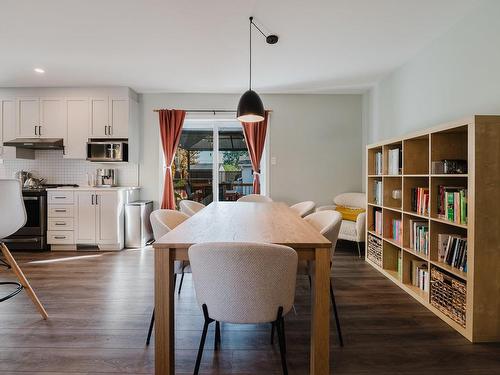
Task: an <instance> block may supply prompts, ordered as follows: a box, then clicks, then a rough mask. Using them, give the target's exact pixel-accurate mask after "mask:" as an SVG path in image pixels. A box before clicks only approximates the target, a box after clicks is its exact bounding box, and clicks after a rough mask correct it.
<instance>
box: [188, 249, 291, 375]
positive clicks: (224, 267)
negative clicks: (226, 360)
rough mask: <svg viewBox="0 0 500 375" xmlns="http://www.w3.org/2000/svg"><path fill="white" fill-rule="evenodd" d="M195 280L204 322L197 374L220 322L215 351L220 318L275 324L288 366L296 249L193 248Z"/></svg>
mask: <svg viewBox="0 0 500 375" xmlns="http://www.w3.org/2000/svg"><path fill="white" fill-rule="evenodd" d="M188 254H189V261H190V262H191V267H192V269H193V283H194V288H195V292H196V299H197V301H198V305H199V306H200V307H201V309H202V311H203V315H204V318H205V322H204V325H203V333H202V336H201V340H200V347H199V350H198V356H197V358H196V364H195V369H194V374H195V375H196V374H198V371H199V369H200V362H201V358H202V355H203V348H204V345H205V339H206V336H207V330H208V326H209V324H210V323H212V322H214V321H215V322H216V323H215V342H214V346H215V349H218V348H219V347H220V340H221V335H220V322H226V323H236V324H257V323H273V325H274V326H276V328H277V331H278V337H279V347H280V354H281V365H282V371H283V373H284V374H285V375H286V374H288V370H287V365H286V340H285V322H284V316H285V315H286V314H287V313H288V312H289V311H290V309H291V308H292V305H293V300H294V296H295V281H296V277H297V259H298V257H297V252H296V251H295V250H293V249H292V248H290V247H287V246H281V245H271V244H261V243H204V244H197V245H193V246H191V247H190V248H189V251H188Z"/></svg>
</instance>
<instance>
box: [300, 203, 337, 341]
mask: <svg viewBox="0 0 500 375" xmlns="http://www.w3.org/2000/svg"><path fill="white" fill-rule="evenodd" d="M304 220H305V221H307V222H308V223H309V224H311V225H312V226H313V227H314V228H315V229H316V230H318V232H320V233H321V234H322V235H323V236H325V237H326V238H327V239H328V240H330V242H331V243H332V247H331V250H330V268H332V266H333V256H334V255H335V246H336V245H337V239H338V237H339V231H340V226H341V224H342V215H341V214H340V213H339V212H337V211H332V210H324V211H318V212H315V213H312V214H310V215H308V216H306V217H305V218H304ZM312 267H314V263H312V262H309V263H308V267H307V268H306V270H305V272H306V273H307V274H308V276H309V283H311V275H312V273H313V270H312ZM300 269H301V270H303V268H302V267H301V268H300ZM302 273H304V272H302ZM330 298H331V300H332V305H333V312H334V314H335V324H336V326H337V334H338V336H339V342H340V346H344V341H343V339H342V330H341V329H340V319H339V314H338V311H337V304H336V302H335V294H334V292H333V286H332V280H331V277H330Z"/></svg>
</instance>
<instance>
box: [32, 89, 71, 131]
mask: <svg viewBox="0 0 500 375" xmlns="http://www.w3.org/2000/svg"><path fill="white" fill-rule="evenodd" d="M64 112H65V111H64V99H62V98H40V127H39V128H38V133H39V134H38V135H39V136H40V137H42V138H66V123H65V115H64Z"/></svg>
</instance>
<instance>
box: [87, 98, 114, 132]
mask: <svg viewBox="0 0 500 375" xmlns="http://www.w3.org/2000/svg"><path fill="white" fill-rule="evenodd" d="M108 104H109V103H108V98H92V99H90V105H91V111H92V117H91V121H92V123H91V124H90V135H91V136H92V137H94V138H104V137H107V136H108V129H109V110H108V109H109V108H108V107H109V105H108Z"/></svg>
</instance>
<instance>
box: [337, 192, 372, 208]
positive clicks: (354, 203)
mask: <svg viewBox="0 0 500 375" xmlns="http://www.w3.org/2000/svg"><path fill="white" fill-rule="evenodd" d="M333 203H335V204H336V205H339V206H345V207H352V208H365V206H366V194H365V193H343V194H339V195H337V196H336V197H335V198H333Z"/></svg>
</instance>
